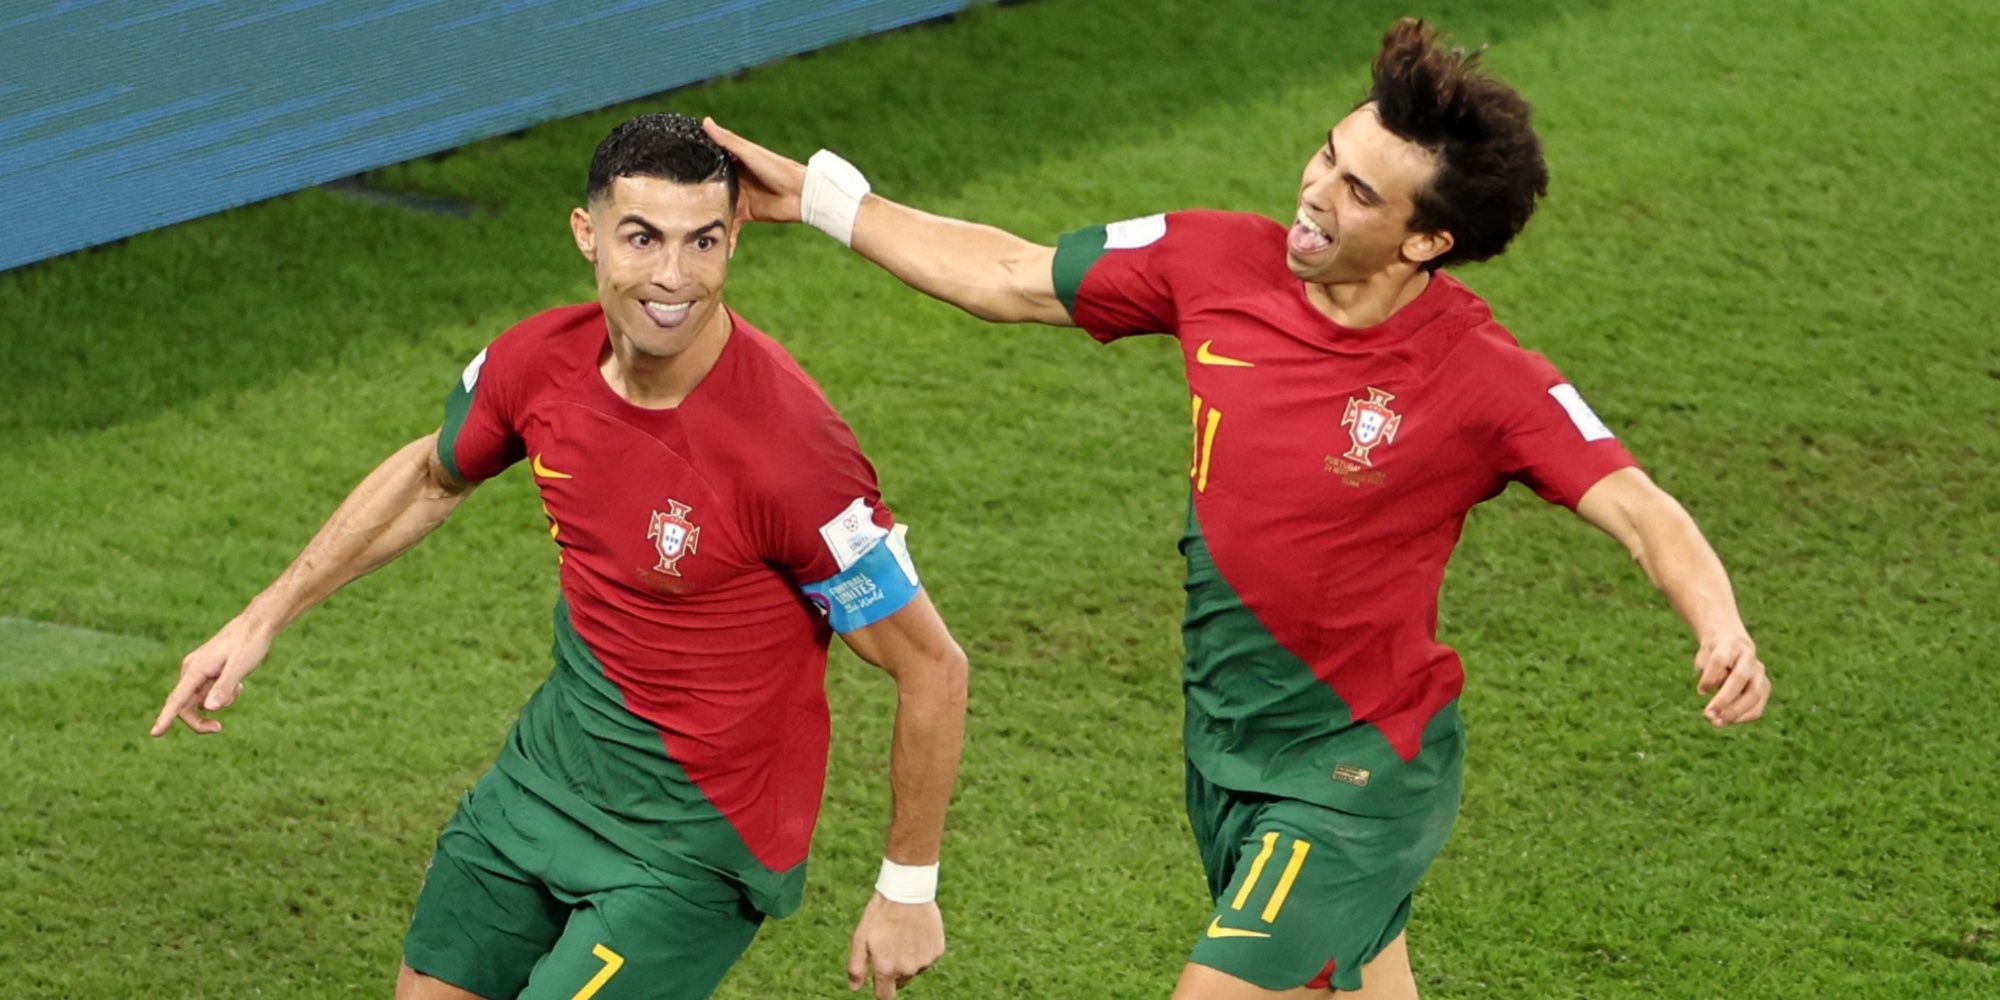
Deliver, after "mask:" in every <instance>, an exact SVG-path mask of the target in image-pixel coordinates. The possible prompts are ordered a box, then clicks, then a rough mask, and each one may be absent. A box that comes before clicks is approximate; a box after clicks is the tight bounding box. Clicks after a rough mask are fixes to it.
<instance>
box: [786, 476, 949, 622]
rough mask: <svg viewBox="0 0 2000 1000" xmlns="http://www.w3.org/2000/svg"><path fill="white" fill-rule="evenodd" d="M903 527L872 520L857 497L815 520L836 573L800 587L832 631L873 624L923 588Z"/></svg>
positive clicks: (907, 532)
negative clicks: (837, 569) (823, 518)
mask: <svg viewBox="0 0 2000 1000" xmlns="http://www.w3.org/2000/svg"><path fill="white" fill-rule="evenodd" d="M909 530H910V529H909V527H908V526H906V525H901V524H899V525H896V526H895V527H894V528H893V529H891V528H884V527H882V526H881V525H879V524H877V523H875V512H874V511H873V510H872V509H871V508H870V507H869V505H868V501H866V500H865V499H862V498H860V497H856V498H855V500H854V502H853V503H851V504H848V505H847V509H845V510H843V511H841V512H840V513H839V514H837V515H835V516H834V518H833V520H831V521H828V522H826V523H825V524H823V525H820V529H819V533H820V537H822V538H824V539H826V546H827V549H828V550H829V551H831V552H832V553H833V558H834V562H835V563H836V564H838V565H839V566H840V572H838V573H835V574H834V575H832V576H830V577H827V578H826V579H824V580H820V581H818V582H816V583H809V584H806V585H805V586H804V587H801V588H800V589H801V590H803V591H804V592H805V594H806V596H807V597H808V598H810V599H811V600H812V602H813V605H814V606H815V607H818V608H819V609H820V611H821V612H822V613H824V614H825V615H826V617H827V623H828V624H829V625H831V626H832V627H833V630H834V631H835V632H852V631H854V630H855V629H858V628H866V627H867V626H869V625H873V624H875V623H876V622H879V621H881V620H882V619H884V618H887V617H889V616H890V615H893V614H895V613H896V612H898V611H901V610H903V608H904V607H905V606H906V605H908V604H909V603H910V601H912V600H914V599H915V598H916V596H917V592H918V591H919V590H921V589H923V587H922V584H921V583H919V582H918V580H917V564H916V563H915V562H914V561H913V560H911V558H910V547H909V543H908V541H907V540H906V539H907V538H908V535H909Z"/></svg>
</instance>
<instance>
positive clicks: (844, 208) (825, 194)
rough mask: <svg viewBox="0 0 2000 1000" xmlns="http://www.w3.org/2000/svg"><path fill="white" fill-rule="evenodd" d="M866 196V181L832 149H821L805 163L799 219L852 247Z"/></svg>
mask: <svg viewBox="0 0 2000 1000" xmlns="http://www.w3.org/2000/svg"><path fill="white" fill-rule="evenodd" d="M867 193H868V178H866V177H863V176H861V171H859V170H856V169H854V164H852V163H849V162H847V161H846V160H843V159H841V158H840V156H839V154H837V153H834V152H833V151H832V150H826V149H822V150H820V151H819V152H817V153H814V154H813V155H812V159H810V160H807V161H806V186H805V190H803V191H801V192H799V216H800V218H801V219H802V220H803V221H804V222H805V224H806V225H808V226H811V227H813V228H814V229H817V230H819V231H820V232H822V233H825V234H827V235H828V236H831V237H833V238H834V239H836V240H839V241H840V245H841V246H844V247H851V246H853V245H854V216H855V213H857V212H859V211H861V198H862V196H864V195H866V194H867Z"/></svg>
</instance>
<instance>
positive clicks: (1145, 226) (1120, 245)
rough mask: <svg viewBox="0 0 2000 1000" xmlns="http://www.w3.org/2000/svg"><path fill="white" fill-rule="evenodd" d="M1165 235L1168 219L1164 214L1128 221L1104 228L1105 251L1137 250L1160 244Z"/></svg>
mask: <svg viewBox="0 0 2000 1000" xmlns="http://www.w3.org/2000/svg"><path fill="white" fill-rule="evenodd" d="M1165 235H1167V217H1166V215H1165V214H1164V213H1162V214H1159V215H1148V216H1143V217H1141V218H1137V219H1126V220H1125V221H1123V222H1114V223H1112V224H1110V225H1108V226H1105V227H1104V249H1106V250H1137V249H1139V248H1140V247H1143V246H1149V245H1151V244H1153V243H1157V242H1159V241H1160V237H1162V236H1165Z"/></svg>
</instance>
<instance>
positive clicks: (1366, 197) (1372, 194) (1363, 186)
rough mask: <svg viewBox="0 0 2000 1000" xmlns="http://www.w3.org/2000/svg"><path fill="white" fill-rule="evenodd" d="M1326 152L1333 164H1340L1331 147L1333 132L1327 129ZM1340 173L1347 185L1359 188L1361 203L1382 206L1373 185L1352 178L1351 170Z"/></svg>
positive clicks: (1338, 156) (1336, 152) (1380, 197)
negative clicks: (1345, 179)
mask: <svg viewBox="0 0 2000 1000" xmlns="http://www.w3.org/2000/svg"><path fill="white" fill-rule="evenodd" d="M1326 151H1327V155H1329V156H1331V157H1333V162H1334V163H1336V164H1337V163H1339V162H1340V154H1339V152H1338V151H1337V150H1335V149H1334V146H1333V130H1332V129H1328V130H1327V133H1326ZM1341 173H1342V175H1343V176H1345V177H1346V178H1347V182H1348V183H1349V184H1352V185H1354V186H1355V187H1356V188H1359V189H1360V191H1361V199H1362V200H1363V201H1366V202H1367V203H1369V204H1371V205H1380V204H1382V194H1381V192H1379V191H1377V190H1375V185H1373V184H1370V183H1368V182H1367V181H1364V180H1362V179H1361V178H1359V177H1356V176H1354V171H1352V170H1343V171H1341Z"/></svg>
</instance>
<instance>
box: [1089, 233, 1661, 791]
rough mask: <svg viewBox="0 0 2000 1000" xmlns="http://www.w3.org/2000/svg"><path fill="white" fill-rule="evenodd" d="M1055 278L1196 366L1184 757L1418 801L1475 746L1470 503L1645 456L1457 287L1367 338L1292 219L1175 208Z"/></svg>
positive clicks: (1560, 492)
mask: <svg viewBox="0 0 2000 1000" xmlns="http://www.w3.org/2000/svg"><path fill="white" fill-rule="evenodd" d="M1054 278H1055V284H1056V288H1057V291H1058V293H1059V295H1060V296H1061V298H1062V301H1063V303H1064V305H1065V306H1066V307H1067V308H1068V309H1069V313H1070V315H1071V316H1072V317H1073V318H1075V320H1076V321H1077V323H1078V325H1080V326H1082V327H1083V328H1084V329H1085V330H1087V331H1089V332H1090V333H1091V335H1092V336H1095V337H1096V338H1098V339H1099V340H1103V341H1110V340H1113V339H1116V338H1119V337H1123V336H1126V335H1129V334H1137V333H1149V332H1164V333H1170V334H1172V335H1173V336H1175V337H1176V338H1177V339H1178V340H1179V342H1180V347H1181V353H1182V354H1183V355H1184V357H1185V359H1186V364H1187V379H1188V387H1189V390H1190V394H1191V400H1190V405H1189V412H1190V414H1191V415H1192V419H1193V432H1194V433H1193V438H1194V445H1193V449H1192V453H1191V456H1190V459H1189V469H1188V475H1189V479H1190V481H1191V487H1192V490H1191V496H1192V500H1191V503H1190V506H1189V510H1188V518H1187V530H1186V533H1185V535H1184V537H1183V539H1182V541H1181V550H1182V552H1183V554H1184V555H1185V556H1186V558H1187V564H1188V578H1187V591H1188V603H1187V617H1186V620H1185V622H1184V625H1183V636H1184V643H1185V648H1186V669H1185V674H1184V677H1183V683H1184V687H1185V689H1186V692H1187V721H1186V741H1187V751H1188V756H1189V760H1190V761H1191V762H1192V763H1193V765H1194V766H1195V767H1196V768H1197V769H1198V770H1199V771H1200V772H1201V773H1202V774H1203V775H1204V776H1206V777H1207V778H1208V779H1209V780H1210V781H1212V782H1214V783H1215V784H1217V785H1220V786H1223V787H1225V788H1233V789H1237V790H1241V791H1250V792H1262V793H1267V794H1272V795H1281V796H1285V797H1289V798H1296V799H1301V800H1305V801H1308V802H1315V803H1319V804H1321V805H1325V806H1328V807H1331V808H1335V809H1342V810H1346V811H1349V812H1356V813H1362V814H1368V815H1398V814H1401V813H1402V812H1404V811H1406V810H1408V809H1410V808H1414V807H1415V806H1416V805H1417V804H1418V803H1420V802H1421V796H1422V795H1423V793H1424V792H1426V791H1427V790H1429V789H1431V788H1434V787H1436V786H1437V785H1438V784H1439V783H1440V782H1442V781H1445V780H1447V779H1450V778H1451V777H1453V775H1454V774H1455V770H1456V768H1457V766H1458V762H1459V760H1460V757H1461V755H1462V753H1463V748H1464V736H1463V729H1462V727H1461V725H1460V723H1459V720H1458V712H1457V707H1456V706H1457V699H1458V696H1459V692H1460V690H1461V689H1462V688H1463V686H1464V669H1463V667H1462V665H1461V663H1460V661H1459V658H1458V654H1457V653H1455V652H1453V651H1452V650H1451V649H1450V648H1448V647H1446V646H1444V645H1442V644H1440V643H1439V642H1438V641H1437V603H1438V589H1439V587H1440V585H1441V584H1442V583H1443V580H1444V568H1445V562H1446V560H1447V559H1449V558H1450V556H1451V551H1452V548H1453V547H1454V546H1455V545H1456V544H1457V542H1458V537H1459V532H1460V530H1461V529H1462V528H1463V526H1464V524H1465V515H1466V513H1467V512H1468V511H1469V510H1470V509H1471V508H1472V507H1473V505H1475V504H1477V503H1479V502H1481V501H1483V500H1486V499H1488V498H1490V497H1492V496H1494V495H1496V494H1498V493H1499V492H1500V491H1501V490H1502V489H1503V488H1504V487H1505V486H1506V485H1507V483H1509V482H1511V481H1520V482H1524V483H1526V484H1528V485H1529V486H1531V487H1532V488H1533V489H1534V490H1535V491H1536V492H1537V493H1539V494H1540V495H1541V496H1543V497H1544V498H1546V499H1548V500H1550V501H1552V502H1557V503H1562V504H1565V505H1568V506H1571V507H1574V506H1575V505H1576V503H1577V501H1579V500H1580V499H1581V498H1582V497H1583V494H1584V492H1585V491H1586V490H1588V489H1589V488H1590V487H1591V486H1592V485H1593V484H1595V483H1596V482H1597V481H1598V480H1599V479H1601V478H1603V477H1604V476H1605V475H1606V474H1608V473H1610V472H1612V471H1614V470H1617V469H1619V468H1623V467H1625V466H1629V465H1632V464H1634V463H1633V461H1632V458H1631V456H1630V455H1629V454H1627V453H1626V451H1625V449H1624V448H1623V447H1621V446H1620V445H1619V444H1618V442H1617V441H1616V440H1614V439H1613V438H1612V436H1611V432H1610V431H1609V430H1607V429H1605V427H1604V425H1603V424H1602V423H1600V422H1599V421H1598V420H1597V418H1596V417H1595V416H1593V415H1592V414H1591V412H1590V410H1589V408H1588V407H1587V406H1586V405H1585V404H1584V402H1583V400H1582V398H1581V397H1580V396H1579V395H1578V394H1577V392H1576V390H1575V389H1574V388H1572V387H1571V386H1570V385H1569V384H1568V383H1567V382H1566V381H1565V380H1564V378H1563V377H1562V375H1561V373H1559V372H1557V371H1556V369H1555V367H1554V366H1553V365H1551V364H1549V362H1548V361H1547V360H1545V359H1544V358H1542V357H1541V356H1540V355H1537V354H1534V353H1532V352H1530V351H1527V350H1525V349H1523V348H1522V347H1521V346H1520V345H1519V344H1518V343H1517V342H1516V341H1515V340H1514V338H1513V337H1512V336H1511V335H1509V334H1508V332H1507V331H1506V330H1505V329H1503V328H1502V327H1501V326H1500V325H1499V324H1498V323H1496V322H1494V320H1493V316H1492V313H1491V312H1490V311H1489V310H1488V309H1487V306H1486V303H1485V302H1484V301H1482V300H1481V299H1480V298H1479V297H1478V296H1476V295H1474V294H1473V293H1472V292H1471V291H1469V290H1468V289H1467V288H1466V287H1465V286H1464V285H1462V284H1460V283H1459V282H1458V281H1457V280H1455V279H1454V278H1452V277H1451V276H1450V275H1448V274H1444V273H1442V272H1440V273H1437V274H1434V275H1432V277H1431V279H1430V283H1429V284H1428V286H1427V287H1426V288H1425V289H1424V291H1423V292H1422V294H1420V295H1419V296H1418V297H1417V298H1416V300H1414V301H1413V302H1411V303H1410V304H1408V305H1406V306H1404V307H1403V308H1402V309H1400V310H1398V311H1397V312H1396V313H1395V315H1393V316H1391V317H1390V318H1389V319H1388V320H1387V321H1386V322H1384V323H1381V324H1379V325H1377V326H1373V327H1368V328H1365V329H1351V328H1347V327H1343V326H1341V325H1339V324H1337V323H1335V322H1333V321H1332V320H1331V319H1329V318H1327V316H1326V315H1325V314H1323V313H1321V312H1320V311H1319V310H1318V309H1317V308H1316V307H1314V306H1313V304H1312V303H1311V302H1310V301H1308V300H1307V298H1306V293H1305V287H1304V285H1303V284H1302V283H1301V282H1300V281H1299V279H1298V278H1297V277H1295V276H1294V275H1293V274H1292V273H1291V272H1290V270H1288V269H1287V267H1286V265H1285V229H1284V227H1283V226H1281V225H1279V224H1278V223H1276V222H1273V221H1271V220H1269V219H1265V218H1261V217H1258V216H1253V215H1242V214H1235V213H1223V212H1179V213H1174V214H1171V215H1156V216H1150V217H1147V218H1142V219H1133V220H1129V221H1126V222H1120V223H1115V224H1112V225H1110V226H1095V227H1091V228H1089V229H1083V230H1079V231H1077V232H1074V233H1070V234H1068V235H1066V236H1064V237H1063V238H1062V241H1061V244H1060V246H1059V248H1058V250H1057V252H1056V258H1055V265H1054Z"/></svg>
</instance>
